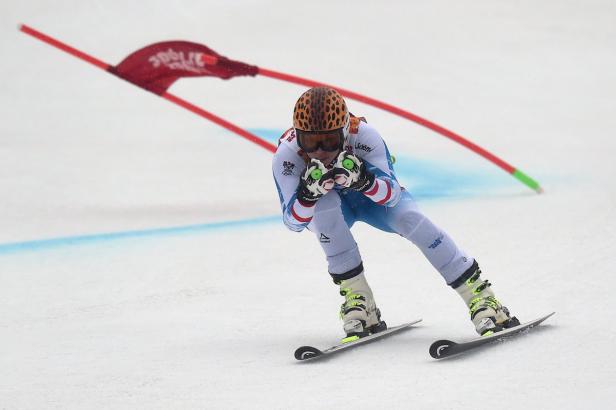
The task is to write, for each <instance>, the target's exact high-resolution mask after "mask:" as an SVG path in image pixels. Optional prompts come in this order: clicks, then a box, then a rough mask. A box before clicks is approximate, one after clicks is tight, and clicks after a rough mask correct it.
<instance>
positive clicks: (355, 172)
mask: <svg viewBox="0 0 616 410" xmlns="http://www.w3.org/2000/svg"><path fill="white" fill-rule="evenodd" d="M334 172H335V181H336V183H337V184H338V185H340V186H343V187H345V188H350V189H353V190H355V191H360V192H364V191H366V190H367V189H368V188H370V187H371V186H372V184H373V183H374V174H373V173H372V172H370V171H368V170H367V169H366V164H364V161H362V160H361V159H360V158H358V157H356V156H355V155H353V154H351V153H350V152H348V151H342V152H341V153H340V155H338V159H337V160H336V165H334Z"/></svg>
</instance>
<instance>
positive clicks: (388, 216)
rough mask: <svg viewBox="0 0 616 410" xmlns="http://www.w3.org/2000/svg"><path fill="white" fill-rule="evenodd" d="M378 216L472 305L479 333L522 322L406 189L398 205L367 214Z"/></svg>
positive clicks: (475, 265)
mask: <svg viewBox="0 0 616 410" xmlns="http://www.w3.org/2000/svg"><path fill="white" fill-rule="evenodd" d="M378 217H380V218H382V219H383V221H384V222H385V225H387V226H388V227H390V228H391V230H392V231H394V232H397V233H398V234H400V235H401V236H403V237H404V238H406V239H408V240H409V241H411V242H413V243H414V244H415V245H416V246H417V247H418V248H419V249H420V250H421V252H422V253H423V254H424V255H425V256H426V258H427V259H428V261H429V262H430V263H431V264H432V266H434V268H436V270H438V272H439V273H440V274H441V276H442V277H443V278H444V279H445V281H446V282H447V284H448V285H449V286H451V287H452V288H453V289H455V290H456V292H458V294H459V295H460V296H461V297H462V299H463V300H464V302H465V304H466V305H467V306H468V308H469V311H470V315H471V320H472V322H473V324H474V325H475V329H476V330H477V332H478V333H479V334H486V333H488V332H494V331H498V330H502V328H504V327H511V326H514V325H516V324H519V321H518V320H517V319H516V318H512V317H511V316H510V314H509V311H508V310H507V308H506V307H504V306H503V305H502V304H501V303H500V302H499V301H498V300H497V299H496V297H495V296H494V292H493V291H492V289H491V288H490V286H491V284H490V283H489V282H488V281H487V280H481V278H480V277H479V276H480V274H481V270H480V268H479V265H478V264H477V262H476V261H475V260H474V259H473V258H471V257H469V256H468V255H467V254H466V253H465V252H464V251H463V250H462V249H460V248H459V247H458V246H457V245H456V244H455V242H454V241H453V240H452V239H451V237H450V236H449V235H448V234H447V233H446V232H445V231H443V230H442V229H441V228H439V227H438V226H436V225H435V224H434V223H433V222H432V221H430V219H428V218H427V217H426V216H425V215H424V214H423V213H422V212H421V211H420V210H419V209H418V207H417V205H416V203H415V201H414V200H413V198H412V197H411V195H410V194H409V193H408V192H403V194H402V198H401V200H400V202H399V203H398V204H397V205H396V206H394V207H391V208H386V209H383V207H381V209H374V210H373V211H372V212H370V214H369V215H367V219H368V222H369V223H370V218H378ZM383 221H378V224H381V225H382V224H383ZM373 222H374V221H373ZM378 224H377V223H375V225H378Z"/></svg>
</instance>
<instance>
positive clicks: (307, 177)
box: [297, 159, 334, 203]
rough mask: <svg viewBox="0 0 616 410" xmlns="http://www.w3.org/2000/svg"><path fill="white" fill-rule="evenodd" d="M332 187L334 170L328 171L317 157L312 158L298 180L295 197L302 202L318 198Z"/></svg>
mask: <svg viewBox="0 0 616 410" xmlns="http://www.w3.org/2000/svg"><path fill="white" fill-rule="evenodd" d="M333 187H334V170H333V169H332V170H330V171H328V170H327V168H325V165H323V163H322V162H321V161H319V160H318V159H312V160H311V161H310V162H309V163H308V165H307V166H306V169H305V170H304V173H303V174H302V176H301V178H300V180H299V187H298V189H297V199H298V200H299V201H300V202H303V203H313V202H316V201H318V200H319V198H321V197H322V196H323V195H325V194H326V193H328V192H329V191H330V190H331V189H332V188H333Z"/></svg>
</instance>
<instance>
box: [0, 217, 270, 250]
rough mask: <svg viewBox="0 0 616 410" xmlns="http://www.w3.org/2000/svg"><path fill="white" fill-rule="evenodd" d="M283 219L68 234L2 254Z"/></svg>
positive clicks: (6, 246) (3, 247)
mask: <svg viewBox="0 0 616 410" xmlns="http://www.w3.org/2000/svg"><path fill="white" fill-rule="evenodd" d="M280 220H281V217H280V216H279V215H274V216H265V217H261V218H253V219H240V220H236V221H224V222H212V223H204V224H197V225H185V226H176V227H169V228H155V229H143V230H135V231H124V232H110V233H100V234H93V235H80V236H67V237H61V238H50V239H40V240H34V241H24V242H14V243H5V244H0V254H8V253H15V252H20V251H36V250H46V249H51V248H58V247H63V246H73V245H84V244H89V243H97V242H107V241H114V240H119V239H131V238H144V237H152V236H171V235H182V234H191V233H200V232H209V231H213V230H217V229H228V228H240V227H245V226H252V225H260V224H267V223H271V222H275V221H276V222H278V221H280Z"/></svg>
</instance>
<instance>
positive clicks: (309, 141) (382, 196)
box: [272, 87, 519, 342]
mask: <svg viewBox="0 0 616 410" xmlns="http://www.w3.org/2000/svg"><path fill="white" fill-rule="evenodd" d="M272 169H273V174H274V180H275V182H276V188H277V189H278V194H279V197H280V203H281V206H282V213H283V221H284V224H285V225H286V226H287V227H288V228H289V229H291V230H292V231H297V232H299V231H302V230H303V229H305V228H308V230H310V231H312V232H313V233H314V234H315V235H316V238H317V240H318V241H319V242H320V244H321V247H322V248H323V251H324V252H325V255H326V257H327V262H328V270H329V274H330V275H331V277H332V278H333V280H334V283H336V284H337V285H339V286H340V294H341V295H342V296H344V298H345V300H344V303H343V304H342V306H341V310H340V316H341V318H342V320H343V329H344V332H345V333H346V337H345V338H344V339H343V342H349V341H353V340H357V339H358V338H360V337H363V336H366V335H369V334H372V333H376V332H379V331H381V330H384V329H386V327H387V325H386V324H385V322H384V321H383V320H381V313H380V311H379V309H378V308H377V306H376V303H375V300H374V296H373V293H372V290H371V289H370V286H369V285H368V282H367V281H366V276H365V274H364V268H363V264H362V258H361V256H360V253H359V250H358V247H357V244H356V242H355V240H354V239H353V235H352V234H351V230H350V228H351V226H352V225H353V223H354V222H356V221H363V222H366V223H368V224H370V225H372V226H373V227H375V228H378V229H380V230H383V231H386V232H392V233H397V234H399V235H401V236H402V237H404V238H406V239H408V240H409V241H411V242H412V243H414V244H415V245H416V246H417V247H418V248H419V249H420V250H421V252H422V253H423V254H424V255H425V256H426V258H427V259H428V260H429V261H430V263H431V264H432V266H434V268H436V270H437V271H438V272H439V273H440V274H441V275H442V277H443V278H444V279H445V281H446V283H447V284H448V285H449V286H451V287H452V288H453V289H454V290H455V291H456V292H457V293H458V294H459V295H460V296H461V297H462V299H463V300H464V303H465V304H466V305H467V306H468V309H469V311H470V318H471V320H472V322H473V324H474V325H475V329H476V331H477V332H478V333H479V334H480V335H488V334H492V333H494V332H498V331H501V330H503V329H504V328H508V327H512V326H515V325H517V324H519V321H518V320H517V319H516V318H515V317H512V316H511V315H510V314H509V311H508V310H507V308H506V307H505V306H503V305H502V304H501V303H500V302H499V301H498V300H497V299H496V298H495V296H494V292H493V291H492V288H491V284H490V283H489V282H488V281H487V280H484V279H482V278H480V274H481V270H480V268H479V265H478V264H477V262H476V261H475V259H474V258H472V257H470V256H468V255H467V254H466V253H465V252H464V251H463V250H462V249H460V248H458V246H457V245H456V244H455V243H454V242H453V240H452V239H451V238H450V237H449V236H448V235H447V233H445V232H444V231H443V230H442V229H440V228H438V227H437V226H436V225H434V224H433V223H432V222H431V221H430V220H429V219H428V218H427V217H426V216H425V215H424V214H422V213H421V211H419V209H418V208H417V205H416V203H415V201H414V200H413V198H412V197H411V195H410V194H409V193H408V191H406V190H405V189H404V188H403V187H401V186H400V184H399V183H398V181H397V180H396V176H395V174H394V170H393V165H392V159H391V156H390V154H389V151H388V149H387V146H386V145H385V142H384V141H383V139H382V138H381V136H380V135H379V133H378V132H377V130H376V129H375V128H373V127H372V126H371V125H369V124H368V123H366V122H365V120H364V119H363V118H358V117H355V116H353V115H351V114H350V113H349V111H348V109H347V106H346V103H345V101H344V99H343V98H342V96H341V95H340V94H339V93H338V92H337V91H336V90H334V89H332V88H328V87H316V88H311V89H309V90H307V91H306V92H304V93H303V94H302V95H301V96H300V97H299V99H298V100H297V103H296V104H295V108H294V110H293V128H290V129H289V130H287V131H286V132H285V133H284V134H283V135H282V136H281V138H280V141H279V145H278V149H277V150H276V153H275V155H274V159H273V163H272Z"/></svg>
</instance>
